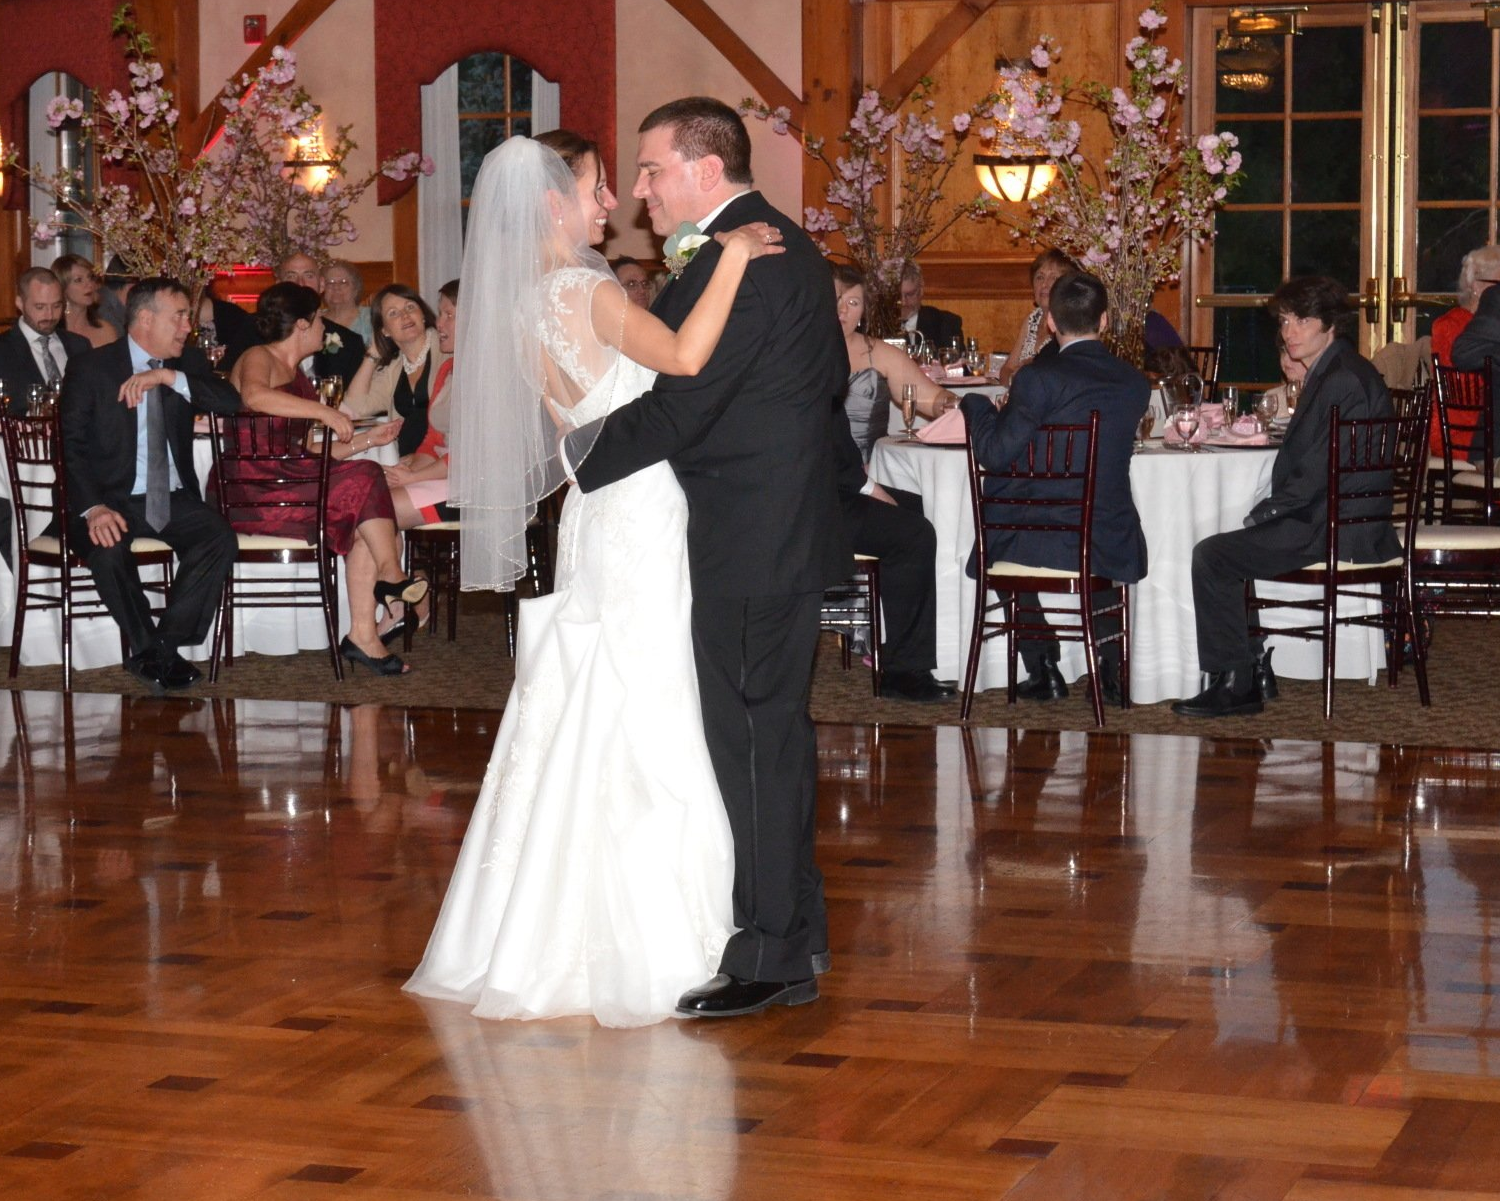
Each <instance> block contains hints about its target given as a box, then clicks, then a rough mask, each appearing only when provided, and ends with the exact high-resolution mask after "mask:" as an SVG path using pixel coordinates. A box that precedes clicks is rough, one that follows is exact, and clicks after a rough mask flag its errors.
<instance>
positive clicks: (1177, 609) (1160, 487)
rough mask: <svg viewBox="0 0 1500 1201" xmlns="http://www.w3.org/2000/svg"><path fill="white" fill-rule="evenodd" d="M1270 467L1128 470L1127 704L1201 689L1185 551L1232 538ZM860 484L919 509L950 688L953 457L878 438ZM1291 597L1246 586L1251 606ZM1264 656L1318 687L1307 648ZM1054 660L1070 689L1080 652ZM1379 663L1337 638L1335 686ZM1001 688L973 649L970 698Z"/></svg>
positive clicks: (1353, 634)
mask: <svg viewBox="0 0 1500 1201" xmlns="http://www.w3.org/2000/svg"><path fill="white" fill-rule="evenodd" d="M1274 459H1275V452H1274V451H1271V450H1224V451H1211V452H1206V453H1201V454H1188V453H1185V452H1182V451H1175V450H1164V449H1153V450H1148V451H1146V452H1143V453H1140V454H1137V455H1135V457H1134V458H1132V459H1131V462H1130V482H1131V490H1132V491H1133V493H1134V494H1135V503H1136V508H1137V509H1138V510H1139V511H1140V514H1141V524H1142V527H1143V528H1144V530H1145V533H1146V547H1147V555H1148V564H1149V571H1148V574H1147V576H1146V578H1145V579H1144V580H1142V581H1141V582H1140V583H1139V584H1138V585H1136V586H1135V587H1134V588H1133V589H1132V595H1131V610H1130V622H1131V638H1130V692H1131V699H1132V700H1136V701H1140V702H1142V703H1145V704H1150V703H1152V702H1155V701H1161V700H1167V699H1170V698H1175V697H1183V696H1192V695H1193V694H1195V693H1196V692H1197V691H1198V690H1199V688H1200V687H1201V686H1202V684H1201V681H1200V675H1199V670H1198V652H1197V640H1196V627H1195V624H1194V616H1193V589H1192V561H1193V547H1194V545H1196V544H1197V543H1198V542H1199V541H1201V540H1202V539H1203V538H1206V537H1207V536H1208V535H1210V534H1216V533H1220V532H1222V531H1224V530H1237V529H1240V528H1241V527H1242V524H1243V519H1244V516H1245V513H1246V512H1247V511H1248V510H1249V509H1250V506H1251V505H1252V504H1253V503H1254V502H1255V500H1256V499H1257V498H1258V497H1259V496H1261V495H1262V494H1263V493H1264V492H1265V491H1267V490H1268V488H1269V483H1270V477H1271V464H1272V462H1273V461H1274ZM870 475H871V477H872V478H873V479H875V480H876V481H877V482H879V483H881V484H884V485H886V486H888V487H892V488H900V489H903V490H905V491H907V492H917V493H920V494H921V496H922V507H923V510H924V511H925V512H926V514H927V519H928V520H929V521H931V522H932V525H933V528H934V529H935V530H936V531H937V563H936V568H935V569H936V573H937V675H938V677H939V678H940V679H957V680H959V681H960V682H962V679H963V669H964V664H965V661H966V659H967V657H968V649H969V633H970V630H971V628H972V624H973V620H974V581H973V580H971V579H969V577H968V576H967V575H966V574H965V572H964V568H965V565H966V564H967V563H968V559H969V552H970V550H971V549H972V548H973V545H974V520H973V512H972V510H971V507H970V501H969V472H968V458H967V455H966V454H965V452H964V448H963V447H962V446H929V445H928V444H926V443H922V442H915V443H914V442H904V441H897V440H896V439H892V438H882V439H881V440H880V441H879V442H877V443H876V444H875V451H874V454H873V455H872V456H871V459H870ZM1297 591H1298V590H1296V589H1287V588H1284V587H1283V588H1273V587H1272V586H1271V585H1268V584H1259V585H1257V592H1258V594H1259V595H1261V596H1268V597H1269V596H1285V595H1288V594H1292V593H1296V592H1297ZM1302 591H1303V592H1305V591H1306V590H1302ZM1304 618H1305V615H1302V616H1301V617H1299V615H1298V614H1296V613H1295V612H1293V611H1289V610H1281V611H1272V612H1269V613H1267V614H1266V619H1267V624H1269V625H1275V624H1282V625H1291V624H1297V623H1298V622H1299V621H1300V620H1303V619H1304ZM1268 645H1270V646H1272V647H1275V648H1276V655H1275V659H1274V661H1273V662H1274V666H1275V668H1276V672H1277V674H1278V675H1283V676H1287V677H1289V678H1292V679H1319V678H1321V676H1322V647H1321V645H1320V644H1319V643H1317V642H1308V641H1304V640H1302V639H1296V638H1276V637H1273V638H1272V639H1271V640H1270V642H1269V643H1268ZM1061 651H1062V661H1061V663H1060V667H1061V669H1062V672H1063V675H1064V677H1065V678H1067V679H1068V680H1070V681H1072V680H1077V679H1078V678H1079V677H1081V676H1082V675H1083V674H1084V671H1085V668H1084V655H1083V647H1082V644H1080V643H1068V642H1064V643H1062V645H1061ZM1384 661H1385V653H1384V649H1383V642H1382V638H1381V634H1380V631H1378V630H1374V629H1361V628H1354V629H1344V630H1340V631H1339V638H1338V656H1337V659H1336V661H1335V670H1336V674H1337V675H1338V676H1339V677H1340V678H1353V679H1365V680H1367V681H1369V682H1371V683H1373V682H1374V680H1375V673H1376V671H1377V670H1378V669H1379V668H1380V667H1381V666H1382V665H1383V664H1384ZM1005 683H1006V671H1005V642H1004V640H1003V639H999V638H996V639H992V640H990V641H989V642H988V643H986V644H985V647H984V651H983V653H982V655H981V657H980V663H979V680H978V685H977V686H978V688H980V689H981V690H982V689H986V688H999V687H1003V686H1004V685H1005Z"/></svg>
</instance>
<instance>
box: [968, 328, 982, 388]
mask: <svg viewBox="0 0 1500 1201" xmlns="http://www.w3.org/2000/svg"><path fill="white" fill-rule="evenodd" d="M984 362H985V359H984V355H982V354H981V353H980V352H979V347H978V346H977V345H976V344H975V342H974V339H973V338H970V339H969V349H968V350H966V351H965V352H964V370H965V371H967V372H968V373H969V376H970V378H972V379H979V378H980V377H981V376H983V375H984Z"/></svg>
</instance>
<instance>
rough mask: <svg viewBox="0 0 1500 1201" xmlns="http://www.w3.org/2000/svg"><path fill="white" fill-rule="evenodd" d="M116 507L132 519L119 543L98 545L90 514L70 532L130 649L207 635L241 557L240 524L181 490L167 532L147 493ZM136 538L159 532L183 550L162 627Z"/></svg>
mask: <svg viewBox="0 0 1500 1201" xmlns="http://www.w3.org/2000/svg"><path fill="white" fill-rule="evenodd" d="M114 507H115V510H116V512H118V513H119V514H120V516H121V517H122V518H124V520H125V525H126V532H125V535H124V536H123V537H122V538H121V539H120V541H119V542H117V543H115V545H114V546H94V545H93V543H92V542H91V541H90V539H89V536H88V525H87V522H85V521H84V520H83V519H82V518H74V519H73V523H72V527H71V529H70V531H69V532H70V537H71V539H72V544H73V546H74V547H75V548H77V549H78V550H80V551H82V552H83V557H84V561H85V562H86V563H87V564H88V568H89V571H90V572H91V573H92V574H93V577H94V584H95V587H97V588H98V590H99V598H100V599H101V600H102V601H103V602H104V607H105V608H106V609H108V610H109V613H110V616H111V617H113V618H114V619H115V623H116V624H117V625H118V626H119V627H120V629H121V630H123V631H124V632H125V639H126V642H127V643H128V644H129V646H130V653H131V654H133V655H140V654H144V653H145V652H146V651H148V650H150V649H151V647H152V646H155V645H158V644H159V645H164V646H168V647H171V648H172V649H173V650H175V649H177V648H178V647H180V646H190V645H192V644H194V643H197V642H202V641H203V639H204V638H205V637H207V635H208V628H209V625H210V623H211V622H212V621H213V615H214V610H215V608H216V607H217V605H218V603H219V591H220V589H221V588H222V587H223V585H224V577H225V576H226V575H227V574H228V573H229V569H230V567H231V566H232V565H233V563H234V556H235V550H236V543H235V537H234V531H232V530H231V529H230V528H229V525H228V523H227V522H226V521H225V520H224V519H223V517H221V516H220V515H219V514H218V513H217V512H216V511H215V510H213V509H210V508H209V507H208V506H207V505H205V504H204V503H203V502H202V501H201V500H198V499H197V498H196V497H193V496H190V495H189V494H188V493H186V492H184V491H181V490H179V491H176V492H174V493H172V497H171V509H170V512H169V516H168V519H167V525H166V528H165V529H163V530H160V531H158V530H154V529H152V528H151V527H150V526H149V525H147V524H146V512H145V502H144V499H143V498H141V497H135V496H132V497H130V498H129V499H127V500H125V501H123V502H121V503H120V504H119V505H118V506H114ZM136 538H157V539H159V540H161V541H162V542H165V543H166V544H167V545H168V546H170V547H171V548H172V551H173V553H174V554H176V556H177V560H178V562H177V565H176V568H175V570H174V572H173V576H172V591H171V595H170V598H169V599H168V602H167V608H166V611H165V612H164V613H163V614H162V618H161V623H160V626H158V624H157V622H156V620H155V618H154V617H153V616H152V613H151V601H150V599H149V598H148V597H147V595H146V590H145V589H144V588H143V587H142V586H141V576H140V571H139V570H138V568H137V566H136V561H135V556H134V555H133V554H131V552H130V543H131V542H132V541H133V540H134V539H136Z"/></svg>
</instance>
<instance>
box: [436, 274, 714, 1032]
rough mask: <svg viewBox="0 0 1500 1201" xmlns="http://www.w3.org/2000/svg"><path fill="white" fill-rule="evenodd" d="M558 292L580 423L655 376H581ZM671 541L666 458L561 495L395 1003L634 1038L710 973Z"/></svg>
mask: <svg viewBox="0 0 1500 1201" xmlns="http://www.w3.org/2000/svg"><path fill="white" fill-rule="evenodd" d="M577 283H578V279H577V278H576V273H575V272H572V271H564V272H559V273H556V275H555V276H553V277H549V280H548V284H549V299H550V300H552V301H553V303H552V304H550V305H549V306H548V307H547V308H546V310H545V311H546V312H547V314H548V315H549V316H548V318H547V319H546V320H545V322H544V324H545V329H544V330H543V341H544V345H545V346H546V348H547V350H548V352H549V354H550V355H551V357H552V359H553V361H554V362H555V363H556V364H557V365H558V366H559V367H560V368H562V369H563V370H564V371H565V372H566V373H567V374H568V375H569V376H570V377H571V379H572V380H573V381H574V383H575V385H577V386H578V387H579V389H580V390H581V391H585V395H584V396H583V399H582V400H580V401H579V402H578V404H577V405H576V407H574V408H573V409H572V410H570V411H568V414H567V419H568V420H569V421H570V422H571V423H572V424H574V425H575V426H581V425H584V424H586V423H588V422H590V421H592V420H594V419H595V418H597V417H601V416H603V415H604V414H605V413H607V412H609V411H610V409H612V408H615V407H617V406H619V405H622V404H625V403H627V402H628V401H630V400H632V399H633V398H634V397H636V396H639V395H640V394H641V393H642V392H644V391H646V390H647V389H648V388H649V387H650V385H651V382H652V380H653V379H654V375H653V373H652V372H649V371H647V370H646V369H645V368H643V367H641V366H639V365H638V364H636V363H634V362H631V361H630V360H629V359H627V358H625V357H623V356H619V357H618V358H617V359H616V361H615V363H614V365H613V366H612V367H610V368H609V369H608V370H607V371H606V372H605V374H604V375H603V376H602V377H601V378H599V379H595V380H591V379H589V378H588V371H587V367H586V366H584V363H586V362H587V361H588V360H589V355H588V354H587V353H584V354H582V355H580V354H579V353H577V351H578V349H579V348H578V346H577V343H576V340H575V335H573V334H572V333H570V332H569V330H568V329H567V328H566V325H567V322H568V319H569V318H570V317H573V316H574V313H575V312H576V310H572V311H570V307H569V304H568V297H569V295H572V296H575V297H576V296H577V294H578V292H577V290H576V285H577ZM585 291H586V289H585ZM586 311H587V309H586V306H585V307H584V312H586ZM589 349H592V348H589ZM686 533H687V502H686V501H685V499H684V498H683V494H682V489H681V488H680V487H678V484H677V480H676V477H675V476H674V475H673V473H672V469H671V468H670V467H669V466H668V465H667V464H666V463H658V464H656V465H654V466H652V467H648V468H646V469H645V470H643V471H639V472H637V473H636V474H635V475H632V476H630V477H628V478H627V479H624V480H621V481H620V482H619V483H616V484H611V485H610V486H608V487H606V488H601V489H599V490H597V491H595V492H591V493H587V494H585V493H582V492H580V491H579V490H578V489H576V488H574V489H572V490H571V491H570V492H569V494H568V497H567V500H566V502H565V503H564V505H563V511H562V519H561V522H560V524H559V526H558V539H557V540H558V553H557V571H556V586H555V590H554V591H553V593H552V594H551V595H550V596H544V597H539V598H537V599H534V600H523V601H521V602H520V610H521V616H520V628H519V631H518V636H517V649H516V679H515V685H514V687H513V688H512V690H511V695H510V702H509V704H508V705H507V706H506V710H505V717H504V719H503V721H502V722H501V725H500V732H499V734H498V736H497V737H496V740H495V748H494V752H493V754H492V755H491V757H490V764H489V769H488V771H487V772H486V773H485V777H484V784H483V787H482V788H481V789H480V792H479V799H478V801H477V802H476V803H475V807H474V813H473V817H472V818H471V820H470V824H469V830H468V833H467V835H466V836H465V838H464V844H463V849H462V850H461V851H460V852H459V857H458V863H457V866H456V867H455V869H454V873H453V879H452V881H451V883H450V884H449V886H448V894H447V896H446V898H445V899H444V901H443V907H442V912H441V913H440V914H439V916H438V921H437V926H436V928H435V929H434V931H433V934H432V938H431V940H430V941H429V943H428V946H427V953H426V955H425V956H424V957H423V959H422V963H421V966H420V967H418V969H417V972H416V974H415V975H414V976H413V977H412V978H411V980H410V981H409V982H408V983H407V985H406V988H407V990H408V991H410V992H415V993H420V994H421V995H423V996H429V997H439V998H446V999H451V1000H456V1001H462V1002H464V1003H466V1004H469V1005H472V1006H473V1007H474V1013H475V1014H476V1015H477V1016H479V1017H487V1018H534V1017H556V1016H560V1015H563V1014H586V1013H592V1014H593V1015H594V1016H595V1017H597V1018H598V1020H599V1021H600V1022H602V1023H603V1024H605V1025H607V1026H633V1025H643V1024H645V1023H648V1022H654V1021H658V1020H660V1019H661V1018H664V1017H666V1016H669V1015H670V1014H671V1013H672V1012H673V1010H674V1008H675V1006H676V1004H677V1000H678V998H679V997H680V996H681V994H682V993H683V992H685V991H686V990H687V989H689V988H692V987H693V986H695V985H698V984H701V983H703V981H705V980H706V979H708V978H709V977H710V976H712V975H713V974H714V972H715V971H716V970H717V965H718V961H719V955H720V952H721V951H722V950H723V947H724V943H725V942H726V941H727V940H728V938H729V935H730V934H731V933H733V927H732V924H731V916H730V915H731V908H730V888H731V882H732V876H733V869H734V856H733V850H732V845H731V841H730V833H729V822H728V818H727V816H726V815H725V812H724V806H723V802H722V801H721V800H720V797H719V790H718V786H717V784H716V783H715V780H714V774H713V765H712V763H711V762H710V760H709V756H708V748H707V746H706V745H705V743H704V738H703V719H702V715H701V713H700V710H699V706H698V685H697V677H696V675H695V672H694V666H693V650H692V636H691V630H690V627H689V616H690V607H691V593H690V586H689V580H688V565H687V544H686Z"/></svg>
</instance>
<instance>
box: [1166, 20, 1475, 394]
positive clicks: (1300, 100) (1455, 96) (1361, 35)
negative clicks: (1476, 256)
mask: <svg viewBox="0 0 1500 1201" xmlns="http://www.w3.org/2000/svg"><path fill="white" fill-rule="evenodd" d="M1229 11H1230V10H1229V9H1227V8H1225V9H1200V10H1198V12H1197V14H1196V16H1195V19H1196V24H1195V26H1194V42H1193V48H1194V74H1195V82H1196V84H1197V88H1196V91H1197V102H1196V106H1195V109H1194V120H1195V128H1197V129H1200V130H1201V129H1210V128H1213V129H1227V130H1229V131H1231V132H1233V133H1234V134H1236V135H1237V136H1238V137H1239V139H1240V151H1241V154H1242V155H1243V158H1244V167H1243V169H1244V171H1245V182H1244V184H1243V185H1242V186H1241V187H1240V188H1239V190H1238V191H1236V192H1235V193H1234V194H1233V195H1232V196H1231V198H1230V203H1228V204H1226V205H1225V206H1224V209H1223V210H1222V211H1221V212H1220V214H1219V216H1218V221H1217V237H1216V240H1215V242H1214V243H1213V245H1212V246H1210V247H1208V248H1205V249H1204V250H1201V251H1195V252H1194V253H1193V255H1192V261H1191V263H1190V274H1189V278H1190V279H1191V280H1192V282H1193V291H1194V295H1193V300H1194V309H1193V314H1192V324H1191V330H1192V335H1193V336H1192V341H1194V342H1195V343H1206V342H1209V341H1211V340H1217V339H1222V340H1223V341H1224V345H1225V360H1224V365H1223V367H1222V368H1221V374H1222V377H1223V378H1224V379H1226V380H1231V381H1240V382H1245V383H1250V382H1267V381H1271V380H1274V379H1275V378H1276V376H1277V369H1276V352H1275V341H1274V334H1275V331H1274V330H1273V328H1272V326H1271V322H1270V320H1269V318H1267V317H1266V315H1265V313H1264V311H1263V309H1262V308H1261V303H1262V301H1263V300H1264V299H1265V296H1266V295H1267V294H1268V293H1269V292H1270V291H1271V290H1272V289H1274V288H1275V286H1276V284H1277V283H1278V282H1279V281H1280V280H1282V279H1284V278H1285V277H1287V276H1288V275H1301V274H1310V273H1318V274H1326V275H1331V276H1333V277H1334V278H1336V279H1339V280H1341V281H1342V282H1343V283H1344V284H1345V285H1346V286H1347V287H1348V288H1349V291H1350V293H1351V294H1353V295H1355V296H1357V297H1358V300H1359V313H1358V316H1357V318H1356V324H1357V327H1358V329H1357V341H1358V344H1359V346H1360V349H1361V351H1362V352H1363V353H1365V354H1371V353H1373V352H1374V351H1375V350H1376V349H1378V348H1379V347H1381V346H1383V345H1384V344H1385V343H1386V342H1388V341H1392V340H1400V341H1408V342H1409V341H1412V340H1414V339H1416V338H1418V337H1420V336H1421V335H1422V334H1425V333H1426V332H1427V330H1428V328H1429V327H1430V326H1431V323H1432V319H1433V317H1434V316H1436V315H1437V314H1438V313H1440V312H1442V311H1443V310H1444V309H1446V308H1447V307H1449V306H1450V305H1451V304H1452V303H1453V296H1454V292H1455V289H1456V286H1457V280H1458V268H1459V264H1460V262H1461V261H1462V259H1463V256H1464V255H1465V254H1466V253H1467V252H1468V251H1470V250H1472V249H1473V248H1474V247H1476V246H1480V245H1483V244H1485V243H1486V242H1492V241H1494V240H1495V235H1496V215H1497V209H1500V197H1497V191H1496V188H1497V184H1496V166H1497V163H1500V154H1497V140H1500V138H1497V135H1500V123H1497V100H1500V75H1497V61H1500V58H1497V52H1496V51H1497V39H1500V33H1496V32H1494V31H1491V30H1489V29H1488V28H1486V24H1485V14H1484V12H1483V11H1482V10H1477V9H1475V8H1474V7H1472V6H1471V5H1470V4H1469V3H1468V0H1414V2H1412V3H1404V2H1397V0H1384V2H1382V3H1377V4H1374V5H1365V4H1359V5H1354V4H1350V5H1343V4H1327V5H1324V4H1318V5H1314V6H1312V9H1311V11H1310V12H1306V13H1302V14H1299V17H1300V22H1301V29H1300V32H1298V33H1296V34H1281V35H1276V36H1272V37H1235V36H1231V35H1230V34H1229V33H1228V32H1227V28H1226V26H1227V17H1228V14H1229Z"/></svg>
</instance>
